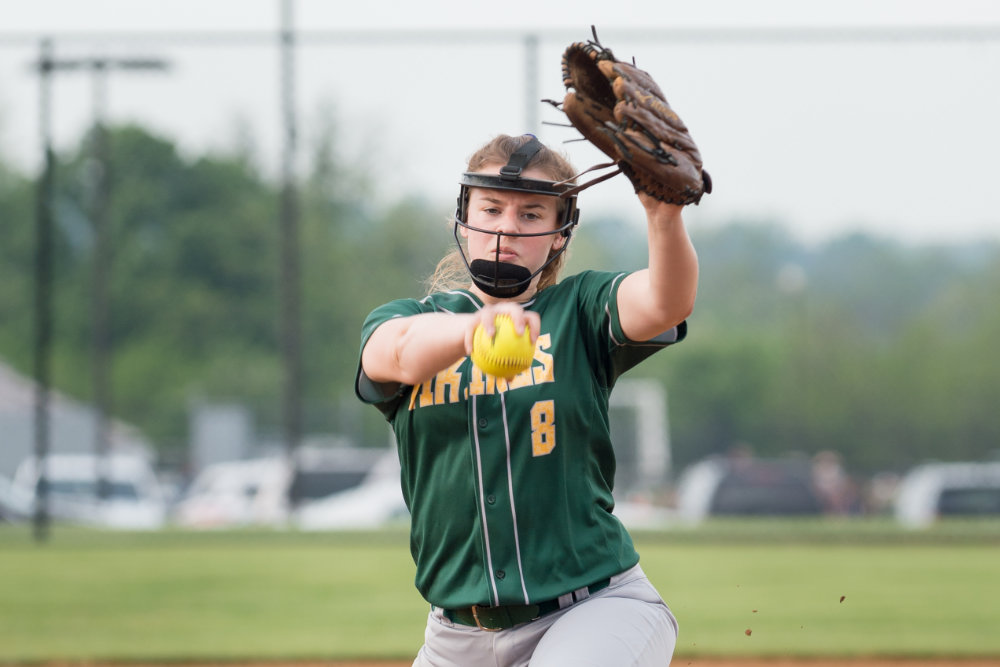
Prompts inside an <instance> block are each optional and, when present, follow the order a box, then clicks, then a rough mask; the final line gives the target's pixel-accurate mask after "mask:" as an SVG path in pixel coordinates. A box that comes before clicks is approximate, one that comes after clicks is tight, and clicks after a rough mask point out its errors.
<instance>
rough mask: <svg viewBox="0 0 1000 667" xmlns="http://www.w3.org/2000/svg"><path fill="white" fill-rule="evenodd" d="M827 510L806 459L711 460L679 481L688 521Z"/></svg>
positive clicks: (680, 507)
mask: <svg viewBox="0 0 1000 667" xmlns="http://www.w3.org/2000/svg"><path fill="white" fill-rule="evenodd" d="M822 511H823V506H822V503H821V501H820V498H819V495H818V493H817V491H816V489H815V487H814V485H813V480H812V468H811V464H810V462H809V460H807V459H798V458H792V459H755V458H743V457H740V458H721V457H720V458H710V459H705V460H703V461H700V462H698V463H695V464H693V465H692V466H690V467H689V468H688V469H686V470H685V471H684V472H683V473H682V475H681V478H680V481H679V483H678V488H677V513H678V516H679V517H680V518H681V519H683V520H687V521H693V522H697V521H701V520H703V519H705V518H707V517H708V516H733V515H740V516H746V515H765V516H787V515H811V514H820V513H821V512H822Z"/></svg>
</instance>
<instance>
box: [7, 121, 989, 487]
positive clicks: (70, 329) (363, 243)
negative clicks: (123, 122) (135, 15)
mask: <svg viewBox="0 0 1000 667" xmlns="http://www.w3.org/2000/svg"><path fill="white" fill-rule="evenodd" d="M80 146H81V148H80V149H79V150H77V151H75V152H71V153H69V154H67V155H64V156H61V159H60V161H59V171H58V184H57V185H58V191H57V202H56V204H57V205H56V232H57V238H56V260H55V266H56V281H57V285H56V288H55V297H56V301H55V308H56V339H55V341H54V342H55V346H54V352H53V354H54V359H53V381H54V383H55V385H56V386H57V387H58V388H59V389H61V390H63V391H67V392H69V393H71V394H73V395H75V396H77V397H79V398H81V399H85V400H86V399H87V398H88V397H89V394H90V391H91V384H90V377H89V374H90V367H89V364H90V317H91V314H90V313H91V311H90V281H91V275H92V271H91V268H92V267H91V265H90V264H91V262H92V261H93V245H94V243H93V241H94V239H93V227H92V224H91V221H90V220H89V219H88V217H87V214H86V211H87V210H88V206H87V203H88V201H89V199H88V198H89V197H90V196H91V194H90V189H91V188H92V187H93V183H94V179H93V177H92V176H93V169H95V166H94V164H93V163H92V162H91V161H90V158H89V156H88V153H87V151H86V149H85V147H86V146H87V142H86V140H84V141H81V144H80ZM310 146H311V150H312V155H311V156H310V164H311V168H310V169H309V171H308V174H307V175H306V177H305V178H304V179H303V185H302V206H303V209H302V220H301V233H302V260H301V262H302V277H303V301H302V306H303V308H302V316H303V359H304V362H305V363H304V372H305V377H304V382H305V386H304V390H305V391H304V400H305V403H306V404H305V406H304V408H305V410H304V412H305V417H306V423H305V426H306V433H325V432H344V433H347V434H349V435H352V436H354V437H356V438H357V439H359V440H360V441H362V442H367V443H371V444H383V443H384V442H385V437H386V433H385V424H384V422H383V421H382V419H381V417H380V416H379V415H378V413H377V412H376V411H375V410H372V409H370V408H366V407H365V406H362V405H361V404H360V403H359V402H358V401H357V400H356V399H355V398H354V393H353V381H354V374H355V370H356V364H357V355H358V345H359V342H360V339H359V335H360V327H361V323H362V321H363V320H364V318H365V316H366V315H367V313H368V312H369V311H370V310H371V309H372V308H374V307H375V306H377V305H379V304H381V303H384V302H385V301H388V300H390V299H393V298H401V297H420V296H422V294H423V289H424V283H423V282H422V281H423V279H424V278H425V277H427V276H428V275H429V274H430V273H431V271H432V270H433V268H434V265H435V263H436V262H437V260H438V259H439V258H440V257H441V256H442V255H443V254H444V253H445V252H447V250H448V249H449V248H450V247H451V244H452V243H453V239H452V235H451V234H452V227H451V224H450V223H449V216H450V215H451V213H452V211H451V206H453V203H452V202H436V203H433V204H432V203H428V202H426V201H424V200H422V199H420V198H418V197H417V196H415V195H413V194H411V193H400V196H399V197H398V198H397V199H394V200H387V201H380V200H379V198H378V197H377V196H376V195H375V188H374V187H373V184H372V178H371V176H370V173H369V171H368V169H369V167H368V166H365V163H362V162H360V161H359V160H356V159H351V158H350V157H349V156H346V155H344V154H343V153H342V148H341V142H340V141H339V137H338V134H337V128H336V125H335V123H333V122H332V121H330V120H326V121H323V124H321V128H320V132H319V133H318V135H317V136H316V137H315V139H314V141H312V142H311V143H310ZM111 147H112V155H113V164H114V165H116V166H115V168H114V170H113V172H112V174H111V177H112V184H113V196H112V227H113V243H112V246H113V265H112V270H111V279H112V282H111V294H112V323H113V329H112V333H113V350H114V366H113V370H114V380H113V386H114V389H115V397H114V405H115V408H116V416H118V417H120V418H123V419H126V420H128V421H131V422H133V423H135V424H137V425H139V426H140V427H141V428H142V429H144V430H145V431H146V433H147V434H148V435H149V436H150V437H152V438H153V439H154V441H156V442H157V443H159V444H160V446H161V447H163V448H164V450H165V451H166V450H169V449H170V448H171V447H180V446H182V445H184V444H185V443H186V440H187V435H188V434H187V429H188V415H187V412H188V409H189V406H190V404H191V401H192V400H193V399H197V398H203V399H207V400H214V401H240V402H244V403H246V404H248V405H249V406H250V407H251V408H252V409H253V410H254V411H255V416H256V417H257V421H258V425H259V426H260V427H261V428H263V429H264V430H267V429H268V428H271V429H273V430H274V431H275V432H277V429H278V427H279V424H280V397H281V383H282V371H281V360H280V357H279V351H278V341H277V332H278V322H277V317H278V313H279V310H278V303H277V286H278V261H277V252H278V246H279V244H278V237H277V234H278V233H279V228H278V225H277V202H278V199H277V196H278V189H277V186H276V185H275V184H273V183H270V182H269V181H268V180H267V179H266V178H265V177H263V176H262V175H261V173H260V171H259V170H258V169H257V168H256V167H255V165H254V164H253V158H252V155H253V151H249V150H235V151H234V152H233V153H232V154H231V155H205V156H195V157H191V158H188V157H185V156H182V155H181V154H179V152H178V150H177V148H176V146H175V145H174V144H173V142H171V141H170V140H169V139H166V138H163V137H158V136H156V135H154V134H152V133H150V132H149V131H147V130H145V129H143V128H141V127H136V126H123V127H117V128H113V131H112V134H111ZM33 220H34V185H33V183H32V182H31V179H29V178H26V177H24V176H21V175H19V174H17V173H16V172H15V171H13V170H11V169H10V168H6V167H4V166H3V165H2V164H0V239H2V242H0V356H2V357H3V358H4V359H5V360H8V361H10V362H11V363H13V364H14V365H15V366H16V367H17V368H19V369H21V370H22V371H23V372H29V370H30V367H31V364H30V359H31V350H32V345H31V336H32V331H31V330H30V327H31V321H32V318H31V308H32V303H31V299H32V284H31V280H32V276H33V267H34V231H33ZM691 232H692V236H693V237H694V239H695V244H696V246H697V248H698V253H699V257H700V261H701V288H700V292H699V297H698V304H697V306H696V310H695V313H694V315H693V316H692V317H691V319H690V321H689V326H690V333H689V338H688V340H687V341H685V342H684V343H683V344H682V345H680V346H678V347H676V348H674V349H672V350H670V351H668V352H666V353H664V354H660V355H655V356H654V357H653V358H652V359H651V360H650V361H649V362H647V363H645V364H643V365H641V366H640V367H639V368H637V369H635V370H634V371H633V372H632V373H633V374H634V375H636V376H642V377H653V378H658V379H660V380H662V381H663V382H664V383H665V385H666V386H667V388H668V395H669V401H670V423H671V427H672V441H673V444H674V449H675V451H674V457H675V464H676V466H677V467H678V468H680V467H683V466H684V465H686V464H688V463H691V462H693V461H695V460H697V459H700V458H702V457H704V456H707V455H711V454H719V453H723V452H726V451H727V450H729V449H730V448H732V447H733V446H736V445H747V446H749V447H750V448H751V449H752V450H753V451H754V452H756V453H757V454H759V455H762V456H779V455H782V454H784V453H788V452H801V453H804V454H812V453H815V452H817V451H821V450H824V449H832V450H837V451H839V452H840V453H841V454H842V455H843V458H844V461H845V464H846V465H847V466H848V468H852V469H855V470H859V471H876V470H886V469H902V468H903V467H906V466H908V465H911V464H913V463H916V462H919V461H922V460H926V459H930V458H936V459H941V460H955V459H981V458H985V457H989V456H992V455H995V453H996V451H997V448H998V445H997V443H998V442H1000V418H998V417H997V415H996V412H995V407H994V402H995V397H996V396H998V395H1000V358H998V357H997V356H996V355H995V354H994V352H993V345H994V341H996V340H997V339H998V338H1000V310H998V309H997V308H996V307H995V306H994V304H993V300H994V294H996V293H997V291H998V288H1000V249H998V247H997V244H995V243H980V244H974V245H972V244H970V245H968V246H963V247H944V246H922V247H911V246H905V245H903V244H900V243H897V242H893V241H890V240H887V239H881V238H876V237H871V236H867V235H862V234H854V235H851V236H847V237H843V238H839V239H834V240H832V241H829V242H826V243H823V244H818V245H811V246H809V245H805V244H802V243H800V242H798V241H796V240H795V239H794V237H793V236H792V235H790V234H789V233H788V232H787V230H785V229H783V228H782V227H781V226H780V225H777V224H774V223H769V222H768V221H749V220H744V221H734V222H732V223H731V224H727V225H721V226H713V227H706V228H699V227H695V226H692V229H691ZM644 237H645V230H644V229H643V227H642V225H641V210H639V209H638V207H636V209H635V210H634V211H633V212H632V213H630V214H629V213H626V214H623V216H622V217H621V218H619V219H610V218H608V219H602V218H599V217H589V216H588V217H585V218H584V220H583V222H582V223H581V225H580V227H579V228H578V230H577V231H576V233H575V238H574V241H573V245H572V249H571V254H570V260H569V264H568V268H567V270H568V271H570V272H574V271H578V270H581V269H583V268H596V269H609V270H610V269H615V270H630V269H634V268H637V267H639V266H642V265H643V264H644V262H645V255H646V252H645V240H644Z"/></svg>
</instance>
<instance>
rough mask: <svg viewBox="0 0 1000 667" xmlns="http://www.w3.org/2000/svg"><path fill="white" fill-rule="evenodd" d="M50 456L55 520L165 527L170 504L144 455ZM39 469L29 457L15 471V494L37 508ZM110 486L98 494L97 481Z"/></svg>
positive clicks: (50, 491) (48, 471)
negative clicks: (102, 456) (103, 492)
mask: <svg viewBox="0 0 1000 667" xmlns="http://www.w3.org/2000/svg"><path fill="white" fill-rule="evenodd" d="M101 464H102V461H101V458H100V457H98V456H96V455H94V454H51V455H49V456H48V457H46V459H45V477H46V480H47V488H48V494H47V500H48V503H47V507H48V514H49V516H50V517H51V518H52V519H54V520H57V521H67V522H72V523H81V524H86V525H92V526H99V527H102V528H115V529H123V530H153V529H157V528H160V527H162V526H163V525H164V523H165V521H166V516H167V502H166V500H165V498H164V495H163V491H162V489H161V488H160V484H159V482H158V481H157V478H156V474H155V473H154V471H153V467H152V465H150V463H149V461H147V460H146V459H145V458H143V457H141V456H135V455H123V454H111V455H109V456H107V457H104V460H103V464H104V467H103V470H104V473H103V474H102V473H101V468H99V466H100V465H101ZM38 478H39V470H38V466H37V460H36V459H35V458H33V457H32V458H28V459H25V460H24V461H23V462H22V463H21V464H20V465H19V466H18V469H17V472H16V473H14V479H13V482H12V484H11V492H12V493H13V494H14V496H15V497H18V498H22V499H23V502H24V504H25V505H27V506H30V508H31V511H32V512H33V511H34V508H35V503H36V500H37V499H36V492H37V487H38ZM101 478H104V479H105V480H106V482H107V489H106V494H105V497H104V498H99V497H98V480H99V479H101Z"/></svg>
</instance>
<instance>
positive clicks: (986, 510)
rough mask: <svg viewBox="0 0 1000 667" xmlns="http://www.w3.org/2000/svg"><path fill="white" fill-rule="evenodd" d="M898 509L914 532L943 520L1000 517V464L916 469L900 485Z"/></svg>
mask: <svg viewBox="0 0 1000 667" xmlns="http://www.w3.org/2000/svg"><path fill="white" fill-rule="evenodd" d="M895 509H896V518H897V520H898V521H900V522H901V523H903V524H904V525H907V526H911V527H915V528H918V527H923V526H928V525H930V524H932V523H934V521H935V520H937V519H938V518H940V517H943V516H965V517H969V516H1000V461H998V462H981V463H976V462H964V463H928V464H924V465H920V466H917V467H916V468H914V469H912V470H910V471H909V472H908V473H907V474H906V475H904V477H903V479H902V480H901V481H900V483H899V487H898V491H897V495H896V504H895Z"/></svg>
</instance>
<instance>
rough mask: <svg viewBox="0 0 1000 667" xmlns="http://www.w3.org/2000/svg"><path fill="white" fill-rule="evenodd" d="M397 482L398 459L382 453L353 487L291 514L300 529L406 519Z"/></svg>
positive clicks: (352, 526)
mask: <svg viewBox="0 0 1000 667" xmlns="http://www.w3.org/2000/svg"><path fill="white" fill-rule="evenodd" d="M409 518H410V515H409V511H408V510H407V509H406V503H404V502H403V492H402V490H401V489H400V483H399V458H398V457H397V456H396V452H395V451H390V452H388V453H386V454H384V455H383V456H382V457H381V459H380V460H379V461H378V462H377V463H376V464H375V465H374V466H373V467H372V469H371V471H370V472H369V473H368V475H367V476H366V477H365V478H364V480H363V481H362V482H361V483H360V484H359V485H357V486H355V487H353V488H350V489H346V490H343V491H339V492H337V493H333V494H331V495H329V496H327V497H325V498H319V499H316V500H312V501H310V502H306V503H303V504H301V505H300V506H299V507H297V508H296V509H295V511H294V513H293V517H292V519H293V522H294V523H295V525H296V526H298V528H300V529H301V530H307V531H313V530H320V531H321V530H337V529H357V528H379V527H381V526H384V525H386V524H390V523H393V522H407V521H409Z"/></svg>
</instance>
